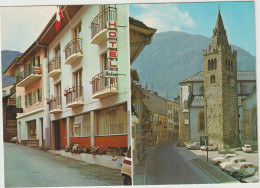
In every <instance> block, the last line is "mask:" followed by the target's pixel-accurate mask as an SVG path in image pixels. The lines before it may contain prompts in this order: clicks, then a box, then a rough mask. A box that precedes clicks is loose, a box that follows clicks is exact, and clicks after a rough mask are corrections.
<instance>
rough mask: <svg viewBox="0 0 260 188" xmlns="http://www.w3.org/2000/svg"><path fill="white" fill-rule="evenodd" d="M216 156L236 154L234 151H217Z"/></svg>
mask: <svg viewBox="0 0 260 188" xmlns="http://www.w3.org/2000/svg"><path fill="white" fill-rule="evenodd" d="M218 154H236V151H223V150H222V151H218Z"/></svg>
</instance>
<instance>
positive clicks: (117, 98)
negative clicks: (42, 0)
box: [5, 5, 130, 149]
mask: <svg viewBox="0 0 260 188" xmlns="http://www.w3.org/2000/svg"><path fill="white" fill-rule="evenodd" d="M61 11H62V14H63V18H62V19H61V22H60V29H59V31H58V32H57V31H56V27H55V20H56V15H54V16H53V17H52V19H51V20H50V21H49V23H48V24H47V26H46V27H45V28H44V30H43V31H42V33H41V34H40V36H39V37H38V38H37V40H36V41H35V42H34V43H33V44H32V45H31V46H30V47H29V48H28V49H27V50H26V51H25V52H24V54H23V55H22V56H21V57H19V58H18V59H16V60H15V61H14V62H13V63H12V64H11V65H10V66H9V67H8V68H7V70H6V71H5V75H7V76H16V90H17V93H16V97H17V108H22V109H23V111H22V113H18V115H17V122H18V130H17V132H18V140H19V143H22V144H25V145H30V146H44V147H45V148H48V149H62V147H64V146H66V145H69V144H70V143H78V144H81V145H105V146H111V147H122V148H127V147H128V145H130V141H129V139H130V138H129V136H128V134H129V132H130V131H129V128H128V126H127V125H128V121H129V115H128V112H129V111H130V110H129V107H128V104H127V100H128V91H129V87H130V86H129V84H128V83H129V59H130V57H129V37H128V36H129V26H128V25H129V21H128V14H127V12H128V6H127V5H84V6H82V5H73V6H62V7H61Z"/></svg>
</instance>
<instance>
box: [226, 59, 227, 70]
mask: <svg viewBox="0 0 260 188" xmlns="http://www.w3.org/2000/svg"><path fill="white" fill-rule="evenodd" d="M226 68H227V60H226Z"/></svg>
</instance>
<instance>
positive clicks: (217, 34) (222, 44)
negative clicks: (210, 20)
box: [209, 10, 229, 51]
mask: <svg viewBox="0 0 260 188" xmlns="http://www.w3.org/2000/svg"><path fill="white" fill-rule="evenodd" d="M218 48H223V49H224V48H225V49H227V48H229V43H228V39H227V35H226V30H225V27H224V24H223V20H222V17H221V13H220V10H218V16H217V21H216V25H215V28H214V29H213V36H212V42H211V47H210V49H209V50H210V51H214V50H217V49H218Z"/></svg>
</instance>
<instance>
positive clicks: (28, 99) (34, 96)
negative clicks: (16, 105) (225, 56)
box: [24, 88, 42, 108]
mask: <svg viewBox="0 0 260 188" xmlns="http://www.w3.org/2000/svg"><path fill="white" fill-rule="evenodd" d="M24 98H25V107H26V108H27V107H29V106H31V105H33V104H36V103H39V102H41V101H42V88H39V89H37V90H35V91H33V92H31V93H29V94H27V95H25V97H24Z"/></svg>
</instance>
